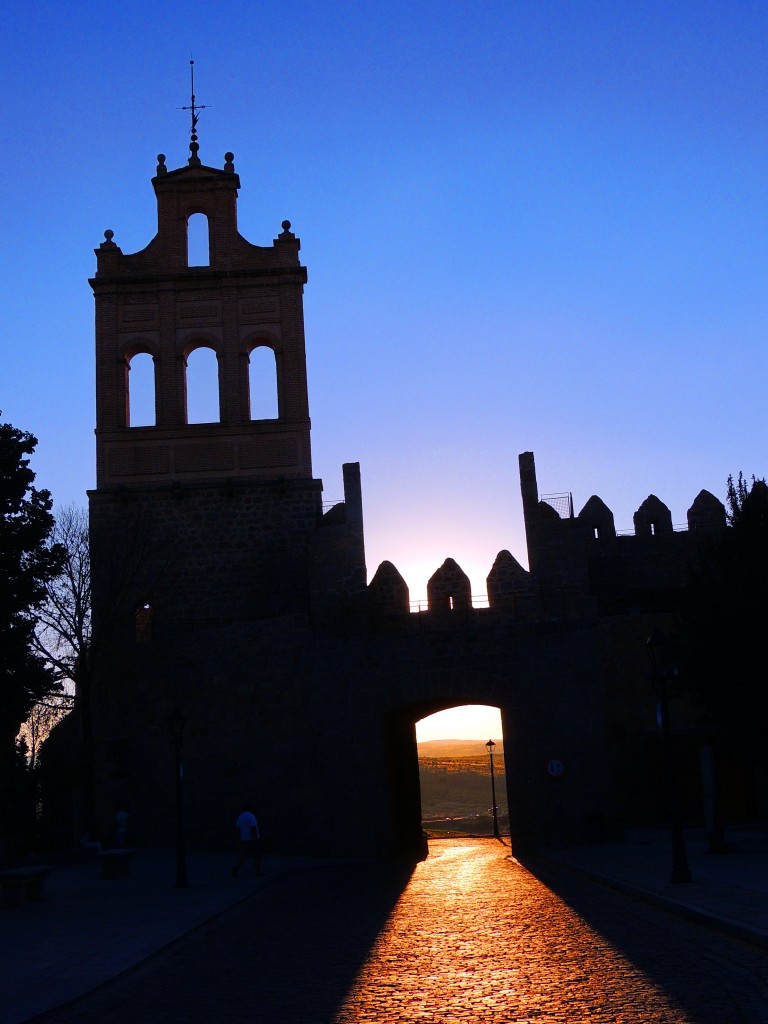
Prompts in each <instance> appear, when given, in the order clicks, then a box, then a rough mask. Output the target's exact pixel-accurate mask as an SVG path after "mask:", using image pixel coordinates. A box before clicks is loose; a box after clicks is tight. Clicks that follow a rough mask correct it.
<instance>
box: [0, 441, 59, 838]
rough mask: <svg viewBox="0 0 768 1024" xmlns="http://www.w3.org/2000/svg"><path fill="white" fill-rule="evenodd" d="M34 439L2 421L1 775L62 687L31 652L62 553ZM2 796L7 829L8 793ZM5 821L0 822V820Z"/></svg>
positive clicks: (8, 774) (9, 774) (9, 773)
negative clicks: (39, 708)
mask: <svg viewBox="0 0 768 1024" xmlns="http://www.w3.org/2000/svg"><path fill="white" fill-rule="evenodd" d="M36 445H37V438H35V437H33V436H32V434H29V433H26V432H25V431H22V430H18V429H17V428H16V427H13V426H12V425H11V424H10V423H0V579H2V586H0V778H3V779H5V780H8V779H11V778H13V777H14V776H15V771H14V766H15V764H16V761H17V755H16V742H15V741H16V735H17V733H18V732H19V728H20V726H21V724H22V722H24V721H25V719H26V718H27V717H28V715H29V713H30V711H31V710H32V708H33V707H34V705H35V704H36V703H38V702H40V701H41V700H43V699H45V698H46V697H47V696H48V695H50V694H51V693H54V692H56V691H57V690H58V689H59V688H60V684H59V683H58V682H57V681H56V679H55V676H54V673H53V671H52V670H51V668H50V666H49V665H48V664H47V663H46V661H45V659H44V658H43V657H42V656H41V655H40V654H39V653H38V652H37V651H36V650H35V645H34V633H35V625H36V611H37V609H38V608H39V607H40V606H41V604H42V602H43V601H44V600H45V595H46V586H47V585H48V584H49V583H50V582H51V581H52V580H53V579H55V577H56V576H57V575H58V573H59V572H60V570H61V565H62V561H63V551H62V550H61V548H60V547H59V546H58V545H50V544H48V543H47V542H48V538H49V537H50V534H51V531H52V529H53V525H54V520H53V515H52V514H51V505H52V500H51V495H50V493H49V492H48V491H46V490H38V489H37V488H36V487H34V486H33V483H34V479H35V474H34V473H33V472H32V470H31V469H30V468H29V456H31V455H32V454H33V452H34V450H35V447H36ZM7 785H8V784H7V783H6V789H5V791H4V792H3V794H2V798H1V803H0V815H2V817H3V818H4V819H5V825H6V827H7V826H8V825H9V824H10V823H9V821H8V818H9V815H10V813H11V812H10V808H11V807H12V805H13V804H14V796H13V793H11V792H9V791H8V789H7ZM1 824H2V822H0V825H1Z"/></svg>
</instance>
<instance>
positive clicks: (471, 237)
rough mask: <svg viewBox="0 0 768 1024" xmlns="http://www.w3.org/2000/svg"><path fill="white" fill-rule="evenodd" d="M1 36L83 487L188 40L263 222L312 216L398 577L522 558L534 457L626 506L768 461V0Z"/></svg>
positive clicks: (235, 6)
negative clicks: (109, 297) (96, 366)
mask: <svg viewBox="0 0 768 1024" xmlns="http://www.w3.org/2000/svg"><path fill="white" fill-rule="evenodd" d="M4 39H5V45H4V61H3V64H2V66H0V86H1V87H2V95H3V100H4V102H3V114H4V124H3V138H4V143H5V152H6V156H5V159H4V161H3V165H2V170H1V171H0V174H2V187H1V188H0V203H2V211H0V213H1V215H2V220H1V223H2V225H3V232H4V237H5V246H4V254H5V259H4V281H3V284H4V287H3V308H2V328H3V329H2V333H1V334H0V339H1V340H0V345H1V346H2V351H1V353H0V356H1V361H0V367H1V369H0V409H1V410H2V414H3V419H4V420H7V421H10V422H12V423H14V424H15V425H16V426H18V427H21V428H24V429H27V430H30V431H32V432H33V433H34V434H36V435H37V436H38V438H39V449H38V454H37V456H36V459H35V468H36V469H37V472H38V484H39V485H40V486H45V487H48V488H50V489H51V491H52V492H53V495H54V498H55V500H56V502H57V504H59V505H66V504H69V503H71V502H76V503H78V504H85V501H86V499H85V492H86V490H87V489H88V488H89V487H91V486H93V484H94V480H95V469H94V461H95V460H94V441H93V424H94V397H93V389H94V384H93V378H94V373H93V312H92V310H93V304H92V296H91V292H90V288H89V286H88V283H87V278H88V277H89V276H91V275H92V274H93V272H94V269H95V259H94V256H93V249H94V247H96V246H98V244H99V243H100V241H101V240H102V239H103V232H104V230H105V229H106V228H111V229H112V230H113V231H114V232H115V241H116V242H117V243H118V245H120V246H121V248H122V249H123V251H124V252H134V251H136V250H138V249H140V248H142V247H143V246H144V245H145V244H146V243H147V242H148V241H149V239H150V238H151V237H152V235H153V234H154V230H155V226H156V222H155V202H154V195H153V192H152V188H151V185H150V178H151V177H152V175H153V174H154V172H155V165H156V155H157V153H159V152H163V153H165V154H166V155H167V163H168V166H169V167H171V168H173V167H177V166H180V165H181V164H183V163H184V162H185V160H186V157H187V143H188V117H187V115H185V114H184V113H182V112H180V111H179V110H177V108H178V107H180V106H182V105H184V104H186V103H188V102H189V78H188V73H189V63H188V62H189V59H190V56H194V58H195V61H196V93H197V99H198V102H200V103H204V104H207V105H208V108H207V109H206V110H205V111H204V112H203V114H202V117H201V120H200V126H199V131H200V142H201V150H200V155H201V157H202V159H203V162H204V163H209V164H212V165H213V166H221V165H222V163H223V154H224V153H225V152H226V151H228V150H232V151H233V152H234V154H235V166H236V169H237V171H238V173H239V174H240V178H241V182H242V189H241V193H240V201H239V226H240V230H241V232H242V234H244V235H245V237H246V238H248V239H249V240H250V241H252V242H254V243H256V244H270V243H271V240H272V239H273V238H274V237H275V236H276V235H277V234H278V233H279V231H280V223H281V221H282V220H283V219H285V218H288V219H289V220H291V222H292V224H293V230H295V232H296V233H297V234H298V235H299V236H300V238H301V240H302V258H303V261H304V262H305V263H306V265H307V266H308V269H309V283H308V286H307V289H306V293H305V313H306V333H307V354H308V372H309V383H310V406H311V412H312V423H313V434H312V437H313V453H314V468H315V475H316V476H318V477H321V478H322V479H323V480H324V482H325V497H326V498H327V499H329V500H330V499H334V498H338V497H340V496H341V491H342V488H341V464H342V463H343V462H347V461H349V462H354V461H359V462H360V463H361V467H362V480H363V500H364V509H365V519H366V538H367V552H368V566H369V575H372V574H373V572H374V571H375V569H376V566H377V565H378V564H379V563H380V562H381V561H382V560H383V559H385V558H388V559H390V560H391V561H393V562H394V563H395V564H396V565H397V567H398V568H399V569H400V571H401V572H402V574H403V575H404V576H405V578H406V581H407V582H408V583H409V585H410V588H411V593H412V597H414V598H419V597H422V596H423V595H424V593H425V591H426V580H427V579H428V577H429V576H430V575H431V574H432V572H433V571H434V570H435V569H436V568H437V567H438V566H439V565H440V564H441V563H442V562H443V560H444V559H445V558H446V557H448V556H451V557H453V558H455V559H456V560H457V561H458V562H459V564H460V565H462V566H463V567H464V569H465V570H466V571H467V572H468V573H469V575H470V577H471V579H472V584H473V590H474V592H476V593H478V594H480V593H482V592H483V591H484V580H485V576H486V575H487V573H488V571H489V570H490V567H491V565H492V562H493V559H494V557H495V555H496V553H497V552H498V551H499V550H500V549H501V548H508V549H510V550H511V551H512V552H513V554H515V555H516V556H517V557H518V558H519V559H520V560H521V561H523V562H525V541H524V533H523V526H522V512H521V507H520V498H519V484H518V478H517V455H518V453H519V452H522V451H526V450H533V451H534V452H535V453H536V461H537V469H538V478H539V487H540V490H541V491H542V492H544V493H547V492H561V491H572V492H573V495H574V502H575V506H576V509H577V511H578V509H580V508H581V507H582V505H583V504H584V503H585V502H586V501H587V499H588V498H589V497H590V495H591V494H593V493H594V494H599V495H600V496H601V497H602V498H603V500H604V501H605V502H606V503H607V504H608V505H609V507H610V508H612V509H613V511H614V514H615V517H616V525H617V527H618V528H620V529H621V528H631V525H632V514H633V512H634V510H635V509H636V508H637V507H638V506H639V505H640V504H641V502H642V501H643V500H644V499H645V498H646V497H647V496H648V494H650V493H655V494H657V495H658V496H659V497H660V498H661V499H662V500H663V501H664V502H666V503H667V505H669V507H670V508H671V510H672V518H673V521H674V522H675V523H684V522H685V514H686V510H687V509H688V507H689V506H690V504H691V503H692V501H693V499H694V498H695V496H696V494H697V493H698V491H699V490H700V489H701V488H702V487H705V488H707V489H709V490H712V491H713V492H714V493H716V494H717V495H718V496H720V497H723V495H724V490H725V482H726V478H727V476H728V474H729V473H731V472H733V473H738V471H739V470H740V469H743V470H744V471H745V472H746V473H748V474H752V473H756V474H757V475H763V474H765V473H766V471H768V466H766V444H765V442H766V427H765V421H766V417H765V381H766V362H767V359H766V345H765V335H766V314H767V313H768V290H767V289H766V287H765V278H766V272H767V271H768V223H767V221H768V216H767V204H766V186H767V185H768V61H766V59H765V54H766V50H767V47H766V44H767V43H768V5H766V4H764V3H748V2H739V0H728V2H707V0H696V2H674V0H666V2H664V3H661V2H658V3H657V2H653V0H646V2H643V3H637V2H634V0H633V2H623V0H613V2H588V0H585V2H578V0H569V2H565V0H562V2H556V0H520V2H514V0H506V2H505V3H496V2H493V0H490V2H486V3H479V2H465V3H462V2H454V3H446V2H441V3H437V2H415V3H403V4H394V5H383V4H380V3H366V2H357V3H351V2H339V3H331V2H329V3H320V2H314V3H311V2H306V0H296V2H294V3H292V4H289V5H284V4H281V5H277V4H272V5H256V4H252V3H249V4H245V3H231V4H228V5H225V6H220V5H212V4H210V3H206V4H203V3H197V2H188V3H184V4H180V3H163V2H158V3H154V4H148V3H143V2H134V3H131V2H128V3H123V4H121V5H120V6H119V8H118V7H116V6H114V5H104V4H102V3H99V4H96V3H89V2H85V3H79V4H68V5H63V4H62V5H58V4H53V3H40V2H37V3H36V2H30V3H27V4H25V5H14V6H13V7H12V8H9V9H8V10H7V11H6V13H5V18H4Z"/></svg>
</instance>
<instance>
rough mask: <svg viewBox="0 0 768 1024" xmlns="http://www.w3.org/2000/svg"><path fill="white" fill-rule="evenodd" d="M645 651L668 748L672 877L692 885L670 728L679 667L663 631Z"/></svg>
mask: <svg viewBox="0 0 768 1024" xmlns="http://www.w3.org/2000/svg"><path fill="white" fill-rule="evenodd" d="M645 649H646V651H647V652H648V657H649V658H650V660H651V668H652V670H653V678H654V682H655V684H656V695H657V697H658V701H659V705H658V707H659V723H660V725H661V738H662V743H663V745H664V760H665V764H666V774H667V792H668V794H669V811H670V825H671V829H672V875H671V878H670V881H671V882H690V881H692V876H691V869H690V867H689V866H688V855H687V853H686V850H685V839H684V838H683V823H682V818H681V813H680V794H679V790H678V779H677V759H676V757H675V752H674V749H673V745H672V730H671V728H670V724H669V689H668V680H669V676H670V675H674V674H675V673H676V667H675V666H674V665H673V664H672V662H671V661H670V660H669V656H668V653H666V652H668V650H669V640H668V639H667V637H666V636H665V635H664V633H662V632H661V630H660V629H654V631H653V632H652V633H651V635H650V636H649V637H648V639H647V640H646V642H645Z"/></svg>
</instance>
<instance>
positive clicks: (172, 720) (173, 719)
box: [168, 708, 189, 889]
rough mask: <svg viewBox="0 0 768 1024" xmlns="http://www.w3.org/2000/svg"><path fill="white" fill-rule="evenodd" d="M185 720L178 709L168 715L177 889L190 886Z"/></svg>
mask: <svg viewBox="0 0 768 1024" xmlns="http://www.w3.org/2000/svg"><path fill="white" fill-rule="evenodd" d="M184 725H185V719H184V716H183V715H182V713H181V711H180V710H179V709H178V708H174V709H173V711H172V712H171V713H170V715H168V734H169V735H170V738H171V745H172V746H173V754H174V761H175V772H176V888H177V889H186V888H187V887H188V885H189V881H188V879H187V857H186V851H185V848H184V816H183V807H182V782H183V780H184V765H183V764H182V763H181V742H182V740H183V738H184Z"/></svg>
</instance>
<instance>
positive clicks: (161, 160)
mask: <svg viewBox="0 0 768 1024" xmlns="http://www.w3.org/2000/svg"><path fill="white" fill-rule="evenodd" d="M157 162H158V163H159V164H164V163H165V153H158V154H157Z"/></svg>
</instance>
